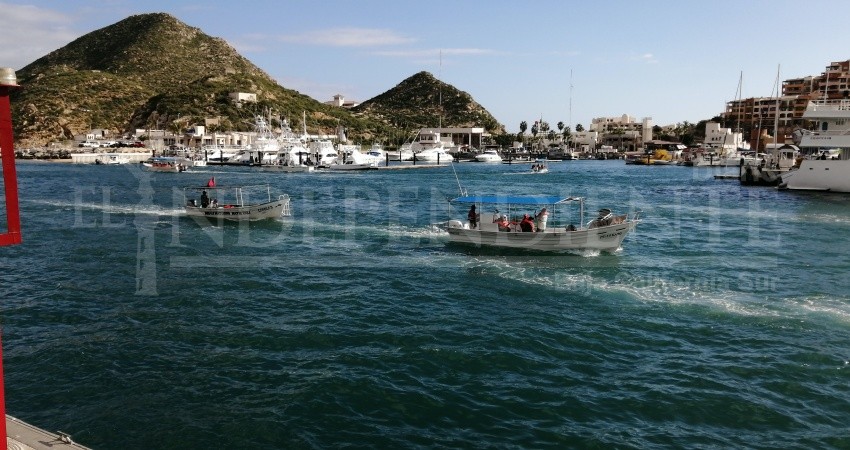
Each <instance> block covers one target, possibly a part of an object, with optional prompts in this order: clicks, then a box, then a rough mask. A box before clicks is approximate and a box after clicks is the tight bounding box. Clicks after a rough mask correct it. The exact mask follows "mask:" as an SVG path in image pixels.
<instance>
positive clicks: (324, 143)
mask: <svg viewBox="0 0 850 450" xmlns="http://www.w3.org/2000/svg"><path fill="white" fill-rule="evenodd" d="M307 149H308V150H309V151H310V158H311V160H312V161H313V162H314V163H315V164H316V165H317V166H322V167H327V166H330V165H331V164H335V163H336V162H337V157H338V156H339V155H338V154H337V152H336V149H335V148H334V145H333V143H332V142H331V141H329V140H327V139H318V140H312V141H310V142H308V143H307Z"/></svg>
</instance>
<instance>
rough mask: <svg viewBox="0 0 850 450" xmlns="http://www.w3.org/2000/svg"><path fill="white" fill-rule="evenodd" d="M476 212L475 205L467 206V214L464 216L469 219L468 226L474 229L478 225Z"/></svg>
mask: <svg viewBox="0 0 850 450" xmlns="http://www.w3.org/2000/svg"><path fill="white" fill-rule="evenodd" d="M478 217H479V216H478V213H477V212H476V211H475V205H472V206H470V207H469V214H467V215H466V218H467V219H469V228H470V229H472V230H474V229H475V228H477V227H478Z"/></svg>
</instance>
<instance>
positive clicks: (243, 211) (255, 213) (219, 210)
mask: <svg viewBox="0 0 850 450" xmlns="http://www.w3.org/2000/svg"><path fill="white" fill-rule="evenodd" d="M288 211H289V197H285V198H280V199H277V200H274V201H271V202H267V203H260V204H257V205H248V206H233V207H228V206H227V205H225V206H219V207H215V208H211V207H210V208H202V207H198V206H186V215H188V216H189V217H198V218H206V219H221V220H233V221H254V220H263V219H274V218H277V217H280V216H282V215H288V214H287V212H288Z"/></svg>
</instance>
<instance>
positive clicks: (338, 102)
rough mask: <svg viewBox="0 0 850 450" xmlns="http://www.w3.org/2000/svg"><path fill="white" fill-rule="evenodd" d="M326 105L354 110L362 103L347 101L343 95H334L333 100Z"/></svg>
mask: <svg viewBox="0 0 850 450" xmlns="http://www.w3.org/2000/svg"><path fill="white" fill-rule="evenodd" d="M325 104H326V105H331V106H336V107H337V108H345V109H349V108H354V107H355V106H357V105H359V104H360V102H356V101H354V100H346V99H345V97H344V96H343V95H342V94H336V95H334V98H333V100H330V101H327V102H325Z"/></svg>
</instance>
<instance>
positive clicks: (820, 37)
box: [0, 0, 850, 133]
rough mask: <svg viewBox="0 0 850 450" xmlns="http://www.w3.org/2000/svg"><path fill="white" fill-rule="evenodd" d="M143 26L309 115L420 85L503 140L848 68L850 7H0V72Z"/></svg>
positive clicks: (105, 3) (721, 98)
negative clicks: (217, 51) (169, 22)
mask: <svg viewBox="0 0 850 450" xmlns="http://www.w3.org/2000/svg"><path fill="white" fill-rule="evenodd" d="M153 12H165V13H168V14H171V15H173V16H174V17H176V18H177V19H179V20H180V21H182V22H184V23H186V24H188V25H190V26H193V27H197V28H199V29H200V30H201V31H202V32H204V33H206V34H208V35H210V36H214V37H219V38H222V39H224V40H225V41H227V42H228V43H229V44H230V45H231V46H233V47H234V48H235V49H236V50H237V51H238V52H239V53H240V54H241V55H242V56H244V57H246V58H247V59H249V60H250V61H251V62H252V63H254V64H255V65H257V66H258V67H260V68H261V69H263V70H264V71H265V72H266V73H268V74H269V75H270V76H271V77H272V78H274V79H276V80H277V81H278V82H279V83H280V84H281V85H282V86H284V87H286V88H289V89H294V90H297V91H299V92H301V93H302V94H306V95H309V96H310V97H312V98H314V99H316V100H319V101H328V100H331V98H332V97H333V95H335V94H342V95H343V96H344V97H345V98H346V100H353V101H358V102H362V101H365V100H368V99H370V98H372V97H375V96H377V95H379V94H381V93H383V92H385V91H388V90H390V89H392V88H393V87H394V86H396V85H397V84H398V83H400V82H401V81H403V80H404V79H406V78H408V77H410V76H412V75H414V74H416V73H418V72H420V71H423V70H424V71H428V72H431V73H432V74H433V75H434V76H436V77H437V78H439V79H440V80H442V81H443V82H445V83H448V84H450V85H452V86H454V87H455V88H457V89H460V90H462V91H465V92H467V93H469V94H470V95H471V96H472V98H474V99H475V100H476V101H477V102H478V103H479V104H481V105H482V106H483V107H484V108H486V109H487V110H488V111H489V112H490V113H491V114H493V116H495V118H496V120H498V121H499V122H500V123H502V124H503V125H505V127H506V129H507V131H509V132H512V133H515V132H518V131H519V126H520V123H521V122H522V121H525V122H527V123H528V125H529V128H530V127H531V125H532V124H533V123H534V121H536V120H539V119H541V118H542V119H543V120H545V121H546V122H548V123H549V124H550V126H552V128H553V129H554V128H555V125H556V124H557V123H558V122H564V123H565V124H567V125H568V126H571V127H572V128H573V129H575V126H576V124H582V126H584V127H585V128H587V127H588V126H589V124H590V121H591V119H593V118H597V117H620V116H622V115H624V114H626V115H629V116H631V117H633V118H635V119H636V120H641V119H643V118H645V117H651V118H652V123H653V124H655V125H661V126H665V125H671V124H676V123H682V122H685V121H687V122H691V123H696V122H698V121H700V120H705V119H711V118H712V117H714V116H717V115H719V114H720V113H722V112H723V110H724V108H725V104H726V102H727V101H731V100H734V99H736V98H737V97H738V96H740V97H742V98H747V97H769V96H771V95H773V91H774V89H775V88H774V85H775V83H776V79H777V73H779V78H780V80H784V79H788V78H796V77H804V76H809V75H818V74H820V73H822V72H823V71H824V70H825V68H826V66H827V65H828V64H829V63H830V62H833V61H844V60H847V59H850V45H848V43H850V27H848V26H847V24H848V22H847V20H848V18H850V1H846V0H808V1H805V2H802V1H799V0H796V1H786V0H734V1H727V0H715V1H712V2H696V1H690V0H670V1H662V0H644V1H618V0H608V1H605V2H589V1H581V2H579V1H572V0H551V1H549V0H539V1H533V0H532V1H502V0H480V1H478V0H465V1H457V0H449V1H444V0H429V1H422V2H412V1H404V0H356V1H355V0H350V1H347V0H328V1H323V0H312V1H300V0H289V1H288V0H274V1H271V0H270V1H265V0H256V1H251V0H245V1H243V2H232V1H227V2H226V1H220V0H204V1H199V0H167V1H166V0H146V1H144V2H142V1H130V0H97V1H93V0H60V1H50V0H33V1H26V2H14V1H12V2H10V1H3V0H0V67H11V68H13V69H16V70H17V69H21V68H23V67H24V66H26V65H27V64H29V63H31V62H33V61H35V60H36V59H38V58H40V57H42V56H44V55H46V54H47V53H49V52H51V51H53V50H56V49H59V48H61V47H63V46H65V45H67V44H68V43H70V42H72V41H73V40H74V39H76V38H78V37H80V36H83V35H85V34H87V33H90V32H92V31H95V30H98V29H100V28H103V27H106V26H109V25H111V24H113V23H115V22H118V21H120V20H123V19H125V18H127V17H129V16H131V15H134V14H143V13H153ZM739 80H742V81H741V89H740V93H739V90H738V86H739Z"/></svg>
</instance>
